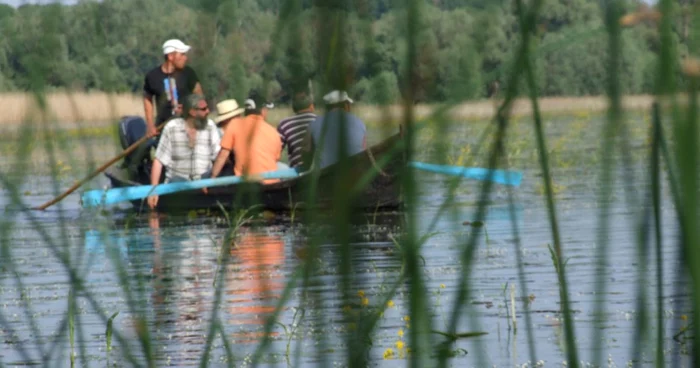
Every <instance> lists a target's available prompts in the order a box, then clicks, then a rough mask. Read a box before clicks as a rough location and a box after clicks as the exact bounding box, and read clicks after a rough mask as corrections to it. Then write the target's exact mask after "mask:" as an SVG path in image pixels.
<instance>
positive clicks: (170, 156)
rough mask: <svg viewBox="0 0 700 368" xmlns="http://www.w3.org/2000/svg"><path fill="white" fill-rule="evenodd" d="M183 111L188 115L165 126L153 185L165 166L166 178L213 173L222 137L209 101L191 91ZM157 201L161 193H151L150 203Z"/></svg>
mask: <svg viewBox="0 0 700 368" xmlns="http://www.w3.org/2000/svg"><path fill="white" fill-rule="evenodd" d="M183 111H184V113H185V114H186V117H185V118H175V119H172V120H170V121H169V122H168V123H167V124H166V126H165V128H163V134H162V135H161V138H160V142H159V143H158V148H157V149H156V155H155V159H154V160H153V168H152V169H151V185H158V183H159V181H160V176H161V172H162V170H163V167H165V169H166V170H165V181H166V182H177V181H187V180H199V179H202V178H208V177H210V175H211V169H212V162H213V161H214V159H215V158H216V157H217V155H218V154H219V147H220V144H221V137H220V136H219V132H218V130H217V127H216V124H214V122H213V121H212V120H210V119H209V118H208V115H209V106H208V105H207V101H206V100H205V99H204V96H202V95H199V94H192V95H189V96H187V98H186V99H185V103H184V107H183ZM157 204H158V196H150V197H148V205H149V207H151V208H155V207H156V205H157Z"/></svg>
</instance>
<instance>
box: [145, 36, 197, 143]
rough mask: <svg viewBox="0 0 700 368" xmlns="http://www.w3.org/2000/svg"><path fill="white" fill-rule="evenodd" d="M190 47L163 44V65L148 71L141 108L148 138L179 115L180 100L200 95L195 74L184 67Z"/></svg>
mask: <svg viewBox="0 0 700 368" xmlns="http://www.w3.org/2000/svg"><path fill="white" fill-rule="evenodd" d="M190 48H191V47H190V46H189V45H186V44H185V43H184V42H182V41H180V40H178V39H171V40H167V41H165V43H163V58H164V60H163V63H162V64H161V65H159V66H157V67H155V68H153V69H152V70H151V71H149V72H148V73H147V74H146V77H145V78H144V83H143V109H144V113H145V117H146V134H147V135H148V136H149V137H154V136H156V135H157V134H158V132H157V130H156V126H157V125H160V124H161V123H163V122H164V121H166V120H168V119H169V118H171V117H173V116H177V115H180V113H181V112H182V104H181V101H184V100H185V99H186V98H187V96H189V95H191V94H193V93H194V94H199V95H202V94H203V92H202V86H201V85H200V83H199V78H198V77H197V73H195V71H194V69H192V68H191V67H189V66H187V58H188V56H187V53H188V52H189V51H190ZM154 99H155V103H154V101H153V100H154ZM154 106H155V110H156V117H155V120H154V117H153V115H154V111H153V110H154Z"/></svg>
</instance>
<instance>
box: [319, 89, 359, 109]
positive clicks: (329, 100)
mask: <svg viewBox="0 0 700 368" xmlns="http://www.w3.org/2000/svg"><path fill="white" fill-rule="evenodd" d="M323 101H324V102H325V103H326V105H335V104H338V103H341V102H345V101H347V102H349V103H353V102H354V101H353V100H352V98H350V96H348V93H347V92H345V91H339V90H335V91H331V92H330V93H328V94H327V95H325V96H323Z"/></svg>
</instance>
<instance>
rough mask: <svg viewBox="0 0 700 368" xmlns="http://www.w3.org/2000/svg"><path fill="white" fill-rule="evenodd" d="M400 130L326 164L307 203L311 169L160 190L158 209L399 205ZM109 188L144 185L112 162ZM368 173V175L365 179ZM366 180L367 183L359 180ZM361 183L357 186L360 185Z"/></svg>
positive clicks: (141, 204)
mask: <svg viewBox="0 0 700 368" xmlns="http://www.w3.org/2000/svg"><path fill="white" fill-rule="evenodd" d="M401 139H402V136H401V134H400V133H399V134H396V135H394V136H391V137H389V138H387V139H386V140H384V141H382V142H381V143H379V144H377V145H374V146H372V147H370V148H368V149H367V150H365V151H363V152H360V153H358V154H356V155H354V156H351V157H349V158H348V160H347V161H346V162H345V163H344V165H343V167H340V165H341V164H336V165H333V166H329V167H326V168H324V169H323V170H321V171H320V173H319V174H318V176H317V177H318V181H317V182H316V183H315V188H316V191H315V200H314V202H315V203H314V205H311V204H310V203H309V201H308V200H307V199H309V198H310V197H309V193H310V188H311V186H312V185H313V184H314V182H313V181H314V178H313V175H311V174H304V175H301V176H299V177H297V178H293V179H287V180H282V181H279V182H277V183H273V184H265V185H263V184H260V183H244V184H235V185H230V186H222V187H214V188H209V190H208V194H204V192H202V191H201V190H189V191H183V192H177V193H173V194H167V195H163V196H161V197H160V198H159V200H158V207H157V210H158V211H162V212H179V211H191V210H201V209H217V210H218V209H220V208H221V207H223V208H225V209H232V208H249V207H251V206H254V205H262V207H263V208H265V209H267V210H272V211H290V210H303V209H306V208H309V207H314V208H317V207H318V208H334V207H335V208H337V207H338V206H346V205H350V206H351V207H353V208H354V209H357V210H363V211H378V210H387V209H398V208H400V207H401V206H402V196H401V188H400V179H399V176H398V175H399V171H400V169H401V168H402V167H403V166H404V165H405V155H404V153H403V151H402V150H401V149H400V147H402V145H400V144H398V143H400V142H401ZM105 175H106V176H107V177H108V178H109V179H110V181H111V185H112V188H121V187H128V186H133V185H143V184H147V183H139V182H135V181H132V180H130V179H129V178H128V175H127V173H126V171H125V170H124V169H120V168H112V169H109V170H107V171H106V172H105ZM367 179H369V180H367ZM365 182H366V185H362V184H363V183H365ZM358 188H361V189H358ZM132 205H133V206H134V208H135V209H137V210H147V209H148V205H147V203H146V201H145V200H137V201H132Z"/></svg>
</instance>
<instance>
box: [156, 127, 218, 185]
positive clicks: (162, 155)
mask: <svg viewBox="0 0 700 368" xmlns="http://www.w3.org/2000/svg"><path fill="white" fill-rule="evenodd" d="M220 144H221V136H220V135H219V131H218V130H217V128H216V124H214V122H213V121H212V120H209V121H208V122H207V127H206V128H205V129H203V130H198V131H197V138H196V141H195V145H194V149H192V148H190V143H189V137H188V136H187V130H186V123H185V119H183V118H177V119H173V120H171V121H169V122H168V124H167V125H166V126H165V128H163V133H161V137H160V142H159V143H158V148H157V149H156V159H158V161H160V162H161V163H162V164H163V166H165V167H166V170H165V178H166V182H168V181H170V179H171V178H173V177H175V176H179V177H183V178H187V179H189V180H197V179H199V178H200V177H201V176H202V174H204V173H206V172H207V171H210V170H211V168H212V162H213V161H214V160H215V159H216V156H217V155H218V154H219V150H220V148H221V146H220Z"/></svg>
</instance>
